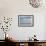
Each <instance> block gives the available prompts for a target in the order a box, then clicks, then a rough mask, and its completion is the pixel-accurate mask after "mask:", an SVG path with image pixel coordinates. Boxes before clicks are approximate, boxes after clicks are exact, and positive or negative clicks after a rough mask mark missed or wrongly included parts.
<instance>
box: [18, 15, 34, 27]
mask: <svg viewBox="0 0 46 46" xmlns="http://www.w3.org/2000/svg"><path fill="white" fill-rule="evenodd" d="M18 26H19V27H33V26H34V16H33V15H18Z"/></svg>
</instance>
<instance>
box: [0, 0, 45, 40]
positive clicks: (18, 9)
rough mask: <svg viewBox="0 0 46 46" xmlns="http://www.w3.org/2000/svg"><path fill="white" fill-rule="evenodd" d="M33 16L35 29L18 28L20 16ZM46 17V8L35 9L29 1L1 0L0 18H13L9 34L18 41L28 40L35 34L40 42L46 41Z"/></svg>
mask: <svg viewBox="0 0 46 46" xmlns="http://www.w3.org/2000/svg"><path fill="white" fill-rule="evenodd" d="M32 14H33V15H34V27H18V15H32ZM45 15H46V8H44V7H40V8H33V7H31V6H30V4H29V1H28V0H0V16H1V17H3V16H6V17H13V22H12V26H11V29H10V31H8V32H9V33H10V34H11V35H12V36H13V37H15V38H16V39H17V40H27V39H28V38H29V37H32V36H33V35H34V34H36V35H37V38H38V39H39V40H46V38H45V34H46V33H45V30H46V28H45ZM1 32H2V31H1ZM0 39H2V36H1V38H0Z"/></svg>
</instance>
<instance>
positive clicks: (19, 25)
mask: <svg viewBox="0 0 46 46" xmlns="http://www.w3.org/2000/svg"><path fill="white" fill-rule="evenodd" d="M21 16H28V17H32V25H30V26H28V25H27V26H22V25H21V24H20V17H21ZM33 26H34V15H18V27H33Z"/></svg>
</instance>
